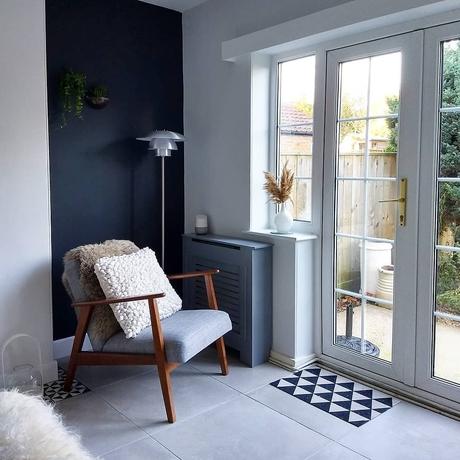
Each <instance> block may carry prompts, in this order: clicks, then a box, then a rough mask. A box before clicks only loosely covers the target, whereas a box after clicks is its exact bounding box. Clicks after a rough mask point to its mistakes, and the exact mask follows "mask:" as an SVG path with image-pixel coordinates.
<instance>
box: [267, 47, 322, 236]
mask: <svg viewBox="0 0 460 460" xmlns="http://www.w3.org/2000/svg"><path fill="white" fill-rule="evenodd" d="M310 56H315V97H314V103H313V144H312V174H311V175H312V177H311V194H310V207H311V208H310V209H311V220H310V221H303V220H294V224H293V231H294V232H295V233H316V234H318V233H319V232H320V230H321V205H322V183H323V181H322V176H323V172H322V170H323V158H322V153H323V141H324V139H323V133H324V102H325V100H324V98H325V92H324V91H325V77H326V51H325V50H324V49H323V48H316V47H315V48H309V49H303V50H302V51H301V52H296V53H292V52H288V53H283V54H279V55H275V56H273V58H272V63H271V69H270V152H269V166H270V171H272V173H273V174H274V175H275V176H277V174H278V171H277V162H278V146H277V143H278V139H277V129H278V105H279V78H278V68H279V67H278V66H279V65H280V64H282V63H283V62H288V61H292V60H295V59H301V58H305V57H310ZM275 213H276V206H272V207H271V208H270V222H271V223H273V219H274V217H275Z"/></svg>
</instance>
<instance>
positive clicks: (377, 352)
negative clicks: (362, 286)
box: [364, 301, 393, 361]
mask: <svg viewBox="0 0 460 460" xmlns="http://www.w3.org/2000/svg"><path fill="white" fill-rule="evenodd" d="M364 318H365V320H364V323H365V338H366V341H367V342H366V345H367V346H366V349H367V350H369V351H368V352H367V354H372V355H374V356H376V357H379V358H380V359H383V360H385V361H391V355H392V353H391V352H392V338H393V337H392V336H393V309H392V305H390V306H388V305H386V304H378V303H374V302H370V301H368V302H367V303H366V307H365V316H364Z"/></svg>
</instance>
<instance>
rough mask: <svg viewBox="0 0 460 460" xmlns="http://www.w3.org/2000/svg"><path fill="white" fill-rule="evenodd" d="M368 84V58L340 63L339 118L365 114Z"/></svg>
mask: <svg viewBox="0 0 460 460" xmlns="http://www.w3.org/2000/svg"><path fill="white" fill-rule="evenodd" d="M368 85H369V59H368V58H365V59H358V60H356V61H349V62H344V63H342V64H340V111H339V118H354V117H364V116H366V114H367V92H368V91H367V88H368Z"/></svg>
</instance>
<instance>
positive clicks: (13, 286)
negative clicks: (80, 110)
mask: <svg viewBox="0 0 460 460" xmlns="http://www.w3.org/2000/svg"><path fill="white" fill-rule="evenodd" d="M45 51H46V47H45V1H44V0H2V1H1V2H0V69H1V70H0V255H1V259H0V261H1V268H0V344H1V343H3V342H4V340H5V339H7V338H8V337H9V336H11V335H12V334H16V333H19V332H23V333H27V334H31V335H33V336H35V337H36V338H38V339H39V340H40V342H41V346H42V353H43V362H44V365H45V369H44V370H45V378H46V379H53V378H56V363H55V362H54V361H53V359H52V319H51V278H50V270H51V244H50V207H49V175H48V171H49V168H48V128H47V120H48V115H47V109H46V107H47V104H46V60H45Z"/></svg>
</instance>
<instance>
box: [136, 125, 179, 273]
mask: <svg viewBox="0 0 460 460" xmlns="http://www.w3.org/2000/svg"><path fill="white" fill-rule="evenodd" d="M136 139H137V140H138V141H146V142H148V143H149V150H153V151H154V152H155V155H156V156H157V157H160V158H161V267H162V268H163V269H164V268H165V157H170V156H171V151H172V150H177V144H176V142H183V141H184V140H185V137H184V136H183V135H182V134H179V133H175V132H173V131H166V130H157V131H153V132H152V133H150V134H149V135H148V136H145V137H137V138H136Z"/></svg>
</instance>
